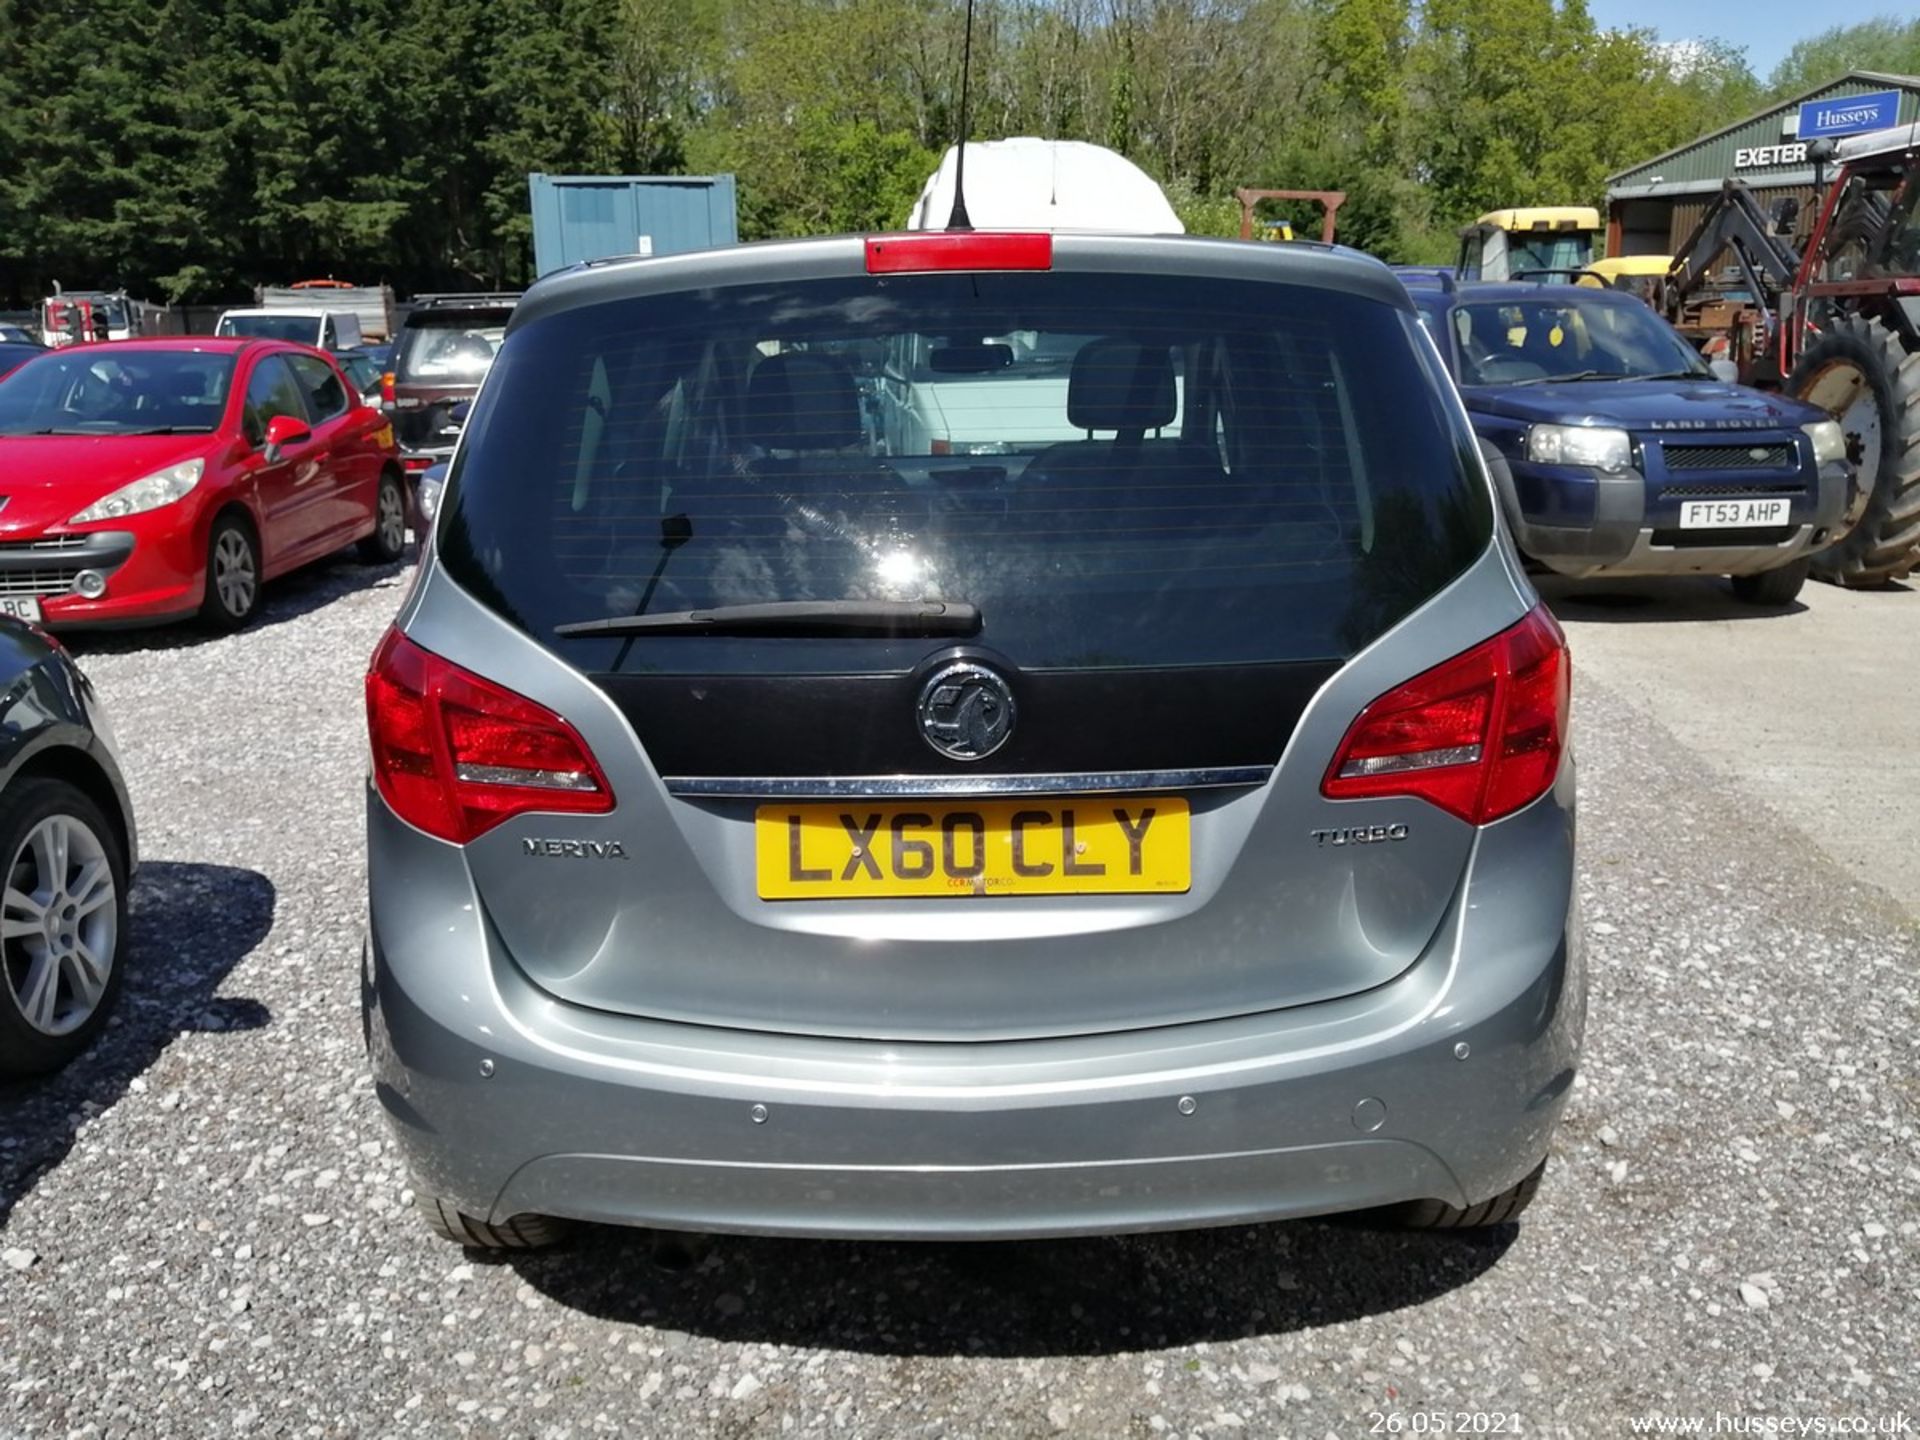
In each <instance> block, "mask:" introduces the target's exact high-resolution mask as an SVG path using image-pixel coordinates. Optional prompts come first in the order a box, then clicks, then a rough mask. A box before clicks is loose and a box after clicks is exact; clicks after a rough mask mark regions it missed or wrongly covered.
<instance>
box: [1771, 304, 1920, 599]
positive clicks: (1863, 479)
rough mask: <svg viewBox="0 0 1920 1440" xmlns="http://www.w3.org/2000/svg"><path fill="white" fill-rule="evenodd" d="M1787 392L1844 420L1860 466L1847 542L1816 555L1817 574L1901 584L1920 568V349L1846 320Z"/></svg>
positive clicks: (1810, 356)
mask: <svg viewBox="0 0 1920 1440" xmlns="http://www.w3.org/2000/svg"><path fill="white" fill-rule="evenodd" d="M1787 393H1788V394H1790V395H1795V396H1798V397H1799V398H1800V399H1802V400H1806V401H1809V402H1810V403H1812V404H1814V405H1818V406H1819V407H1820V408H1821V409H1822V410H1825V411H1826V412H1827V413H1828V414H1829V415H1831V416H1832V417H1833V418H1834V419H1835V420H1838V421H1839V422H1840V427H1841V429H1843V430H1844V431H1845V432H1846V435H1847V452H1848V454H1849V455H1850V456H1851V457H1852V458H1853V460H1854V463H1855V464H1856V465H1857V466H1858V467H1859V478H1858V481H1857V482H1856V483H1857V485H1858V490H1857V492H1856V498H1855V500H1854V502H1853V503H1852V504H1851V505H1850V506H1849V507H1848V510H1847V514H1846V516H1845V518H1844V519H1843V520H1842V522H1841V525H1842V528H1843V531H1844V538H1843V539H1842V540H1841V541H1840V542H1839V543H1838V544H1836V545H1833V546H1831V547H1830V548H1828V549H1826V550H1823V551H1821V552H1820V553H1819V554H1817V555H1815V556H1814V557H1813V573H1814V574H1815V575H1816V576H1817V577H1819V578H1820V579H1822V580H1826V581H1830V582H1831V583H1833V584H1836V585H1847V586H1853V587H1856V588H1859V587H1866V586H1873V585H1884V584H1886V583H1887V582H1888V581H1890V580H1898V579H1899V578H1900V577H1901V576H1903V575H1905V574H1907V573H1908V572H1909V571H1911V570H1912V569H1914V567H1915V566H1916V565H1920V352H1910V351H1908V349H1907V348H1906V346H1905V345H1904V344H1902V343H1901V340H1900V336H1899V335H1898V334H1896V333H1895V332H1894V331H1893V330H1892V329H1890V328H1889V327H1887V326H1885V325H1882V324H1879V323H1877V322H1875V321H1872V320H1868V319H1866V318H1865V317H1863V316H1859V315H1843V316H1840V317H1838V318H1836V319H1835V320H1834V321H1833V322H1832V323H1831V325H1830V326H1829V327H1828V329H1827V333H1826V334H1824V335H1822V336H1821V337H1820V338H1819V339H1818V340H1816V341H1815V342H1814V343H1813V344H1811V345H1809V346H1807V348H1806V349H1805V350H1804V351H1803V352H1802V353H1801V356H1800V363H1799V364H1798V365H1796V366H1794V368H1793V375H1792V377H1791V378H1790V379H1789V380H1788V381H1787Z"/></svg>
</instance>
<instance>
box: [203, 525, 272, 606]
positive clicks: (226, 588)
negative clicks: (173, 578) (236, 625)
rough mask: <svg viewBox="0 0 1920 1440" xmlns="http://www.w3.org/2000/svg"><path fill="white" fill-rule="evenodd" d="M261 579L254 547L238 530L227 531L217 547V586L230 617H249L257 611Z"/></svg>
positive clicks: (214, 584) (214, 579)
mask: <svg viewBox="0 0 1920 1440" xmlns="http://www.w3.org/2000/svg"><path fill="white" fill-rule="evenodd" d="M259 584H260V576H259V572H258V569H257V567H256V566H255V564H254V560H253V546H252V545H250V544H248V543H247V537H246V536H245V535H243V534H241V533H240V532H239V531H238V530H232V529H229V530H223V531H221V532H220V538H219V539H218V540H217V541H215V542H214V546H213V587H214V589H215V591H216V592H218V594H219V596H220V606H221V608H222V609H223V610H225V611H226V612H227V613H228V614H229V615H234V616H240V615H245V614H246V613H247V612H248V611H249V610H251V609H252V608H253V596H254V591H255V590H256V589H258V588H259Z"/></svg>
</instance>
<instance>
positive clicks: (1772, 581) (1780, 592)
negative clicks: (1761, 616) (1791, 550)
mask: <svg viewBox="0 0 1920 1440" xmlns="http://www.w3.org/2000/svg"><path fill="white" fill-rule="evenodd" d="M1812 569H1813V562H1812V561H1811V560H1796V561H1794V562H1793V563H1792V564H1791V565H1782V566H1781V567H1780V568H1779V569H1777V570H1762V571H1761V572H1760V573H1759V574H1758V575H1735V576H1734V577H1733V595H1734V598H1735V599H1736V600H1744V601H1745V602H1746V603H1747V604H1749V605H1791V604H1792V603H1793V602H1794V601H1795V600H1796V599H1797V598H1799V595H1800V588H1801V587H1802V586H1803V585H1805V584H1806V583H1807V575H1808V574H1809V572H1811V571H1812Z"/></svg>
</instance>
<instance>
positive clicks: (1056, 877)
mask: <svg viewBox="0 0 1920 1440" xmlns="http://www.w3.org/2000/svg"><path fill="white" fill-rule="evenodd" d="M1187 821H1188V814H1187V802H1186V801H1185V800H1181V799H1177V798H1170V797H1167V796H1154V797H1153V798H1151V799H1139V798H1129V797H1127V796H1117V797H1110V798H1103V799H1097V800H1096V799H1072V800H1057V799H1053V798H1050V797H1049V798H1044V799H1032V800H1007V801H999V800H996V801H962V802H959V803H957V804H955V803H951V802H934V801H928V802H924V803H918V804H911V803H910V804H903V805H881V804H875V803H873V802H871V801H866V800H853V801H847V802H836V803H833V804H800V805H762V806H761V807H760V808H759V809H758V810H757V811H755V813H754V836H753V843H754V860H755V868H756V870H757V872H758V875H759V880H760V898H761V899H762V900H846V899H857V898H862V897H871V896H881V895H950V896H955V897H958V896H963V895H1124V894H1141V893H1148V894H1157V895H1177V894H1180V893H1182V892H1184V891H1185V890H1187V889H1189V888H1190V887H1191V886H1192V884H1193V873H1192V854H1191V851H1190V841H1189V832H1188V825H1187Z"/></svg>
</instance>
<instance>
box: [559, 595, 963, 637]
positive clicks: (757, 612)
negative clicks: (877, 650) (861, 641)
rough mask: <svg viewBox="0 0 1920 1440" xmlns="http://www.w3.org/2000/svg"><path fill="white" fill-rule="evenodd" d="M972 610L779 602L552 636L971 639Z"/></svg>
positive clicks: (601, 623)
mask: <svg viewBox="0 0 1920 1440" xmlns="http://www.w3.org/2000/svg"><path fill="white" fill-rule="evenodd" d="M979 629H980V611H979V609H978V607H976V606H973V605H969V604H967V603H965V602H964V601H949V600H781V601H775V602H771V603H768V604H762V605H720V606H716V607H715V608H713V609H711V610H671V611H664V612H662V613H661V614H658V615H609V616H607V617H606V618H605V619H603V620H575V621H573V622H571V623H569V624H566V625H556V626H555V627H554V631H553V633H554V634H556V635H563V636H568V637H573V636H581V635H972V634H975V633H977V632H978V631H979Z"/></svg>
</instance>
